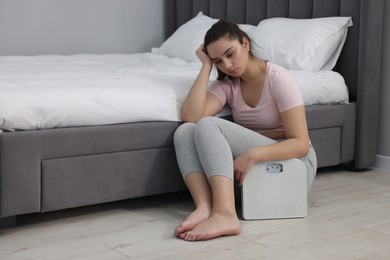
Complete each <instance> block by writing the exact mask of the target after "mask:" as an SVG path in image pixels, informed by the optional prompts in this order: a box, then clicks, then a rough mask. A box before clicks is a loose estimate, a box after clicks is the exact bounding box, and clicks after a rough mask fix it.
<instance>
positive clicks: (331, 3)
mask: <svg viewBox="0 0 390 260" xmlns="http://www.w3.org/2000/svg"><path fill="white" fill-rule="evenodd" d="M383 5H384V0H166V24H165V25H166V35H167V36H169V35H171V34H172V33H173V32H174V30H175V29H176V28H178V27H179V26H180V25H182V24H183V23H185V22H186V21H188V20H190V19H191V18H192V17H194V16H195V15H196V14H197V13H198V12H199V11H203V13H204V14H206V15H209V16H211V17H213V18H224V19H227V20H229V21H231V22H235V23H248V24H253V25H257V24H258V23H259V21H261V20H263V19H266V18H271V17H289V18H316V17H326V16H352V20H353V23H354V25H353V26H352V27H350V28H349V31H348V37H347V40H346V43H345V45H344V48H343V51H342V53H341V56H340V58H339V60H338V63H337V65H336V67H335V70H336V71H338V72H340V73H341V75H343V76H344V78H345V81H346V83H347V85H348V88H349V94H350V101H351V102H356V104H357V111H356V114H357V117H356V128H357V129H356V142H355V146H356V154H355V159H356V158H357V160H358V161H359V163H358V165H356V164H355V165H356V167H358V168H361V167H360V166H362V167H364V165H372V161H373V160H374V159H375V158H374V156H375V152H376V135H377V133H376V131H377V121H378V116H377V115H378V96H379V86H380V57H381V39H382V19H383ZM367 137H370V140H369V141H368V140H367ZM367 150H369V151H370V154H374V155H371V156H369V158H363V157H367V156H366V155H365V152H367ZM360 162H361V165H360V166H359V164H360Z"/></svg>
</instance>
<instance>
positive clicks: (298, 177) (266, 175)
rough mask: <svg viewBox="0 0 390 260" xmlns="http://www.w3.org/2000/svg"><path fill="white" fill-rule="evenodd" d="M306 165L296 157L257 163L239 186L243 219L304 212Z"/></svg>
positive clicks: (293, 215)
mask: <svg viewBox="0 0 390 260" xmlns="http://www.w3.org/2000/svg"><path fill="white" fill-rule="evenodd" d="M306 182H307V178H306V167H305V164H304V163H303V162H302V161H301V160H299V159H290V160H285V161H275V162H269V163H257V164H255V165H254V166H253V167H252V169H251V170H250V171H249V173H248V175H247V176H246V177H245V179H244V183H243V185H242V188H241V192H242V194H241V204H242V217H243V218H244V219H245V220H255V219H277V218H300V217H305V216H306V215H307V186H306Z"/></svg>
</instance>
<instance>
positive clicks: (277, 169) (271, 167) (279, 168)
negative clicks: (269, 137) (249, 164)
mask: <svg viewBox="0 0 390 260" xmlns="http://www.w3.org/2000/svg"><path fill="white" fill-rule="evenodd" d="M265 172H266V173H268V174H277V173H281V172H283V164H281V163H268V164H266V165H265Z"/></svg>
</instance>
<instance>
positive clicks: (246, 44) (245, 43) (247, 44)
mask: <svg viewBox="0 0 390 260" xmlns="http://www.w3.org/2000/svg"><path fill="white" fill-rule="evenodd" d="M242 46H243V47H244V48H245V49H246V50H248V51H249V49H250V42H249V39H248V38H246V37H243V38H242Z"/></svg>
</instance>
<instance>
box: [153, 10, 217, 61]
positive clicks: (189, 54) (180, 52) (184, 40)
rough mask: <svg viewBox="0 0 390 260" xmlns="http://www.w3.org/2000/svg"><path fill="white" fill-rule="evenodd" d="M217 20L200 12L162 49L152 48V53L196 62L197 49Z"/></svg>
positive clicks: (172, 36)
mask: <svg viewBox="0 0 390 260" xmlns="http://www.w3.org/2000/svg"><path fill="white" fill-rule="evenodd" d="M217 21H218V20H217V19H212V18H211V17H209V16H206V15H203V13H202V12H199V13H198V14H197V15H196V16H195V17H194V18H192V19H191V20H189V21H188V22H186V23H185V24H183V25H182V26H180V27H179V28H178V29H177V30H176V31H175V32H174V33H173V34H172V35H171V37H169V38H168V39H167V40H166V41H165V42H163V44H162V45H161V46H160V48H152V53H155V54H161V55H165V56H168V57H171V58H181V59H184V60H188V61H196V60H198V58H197V57H196V55H195V51H196V49H198V47H199V46H200V45H201V44H202V43H203V41H204V36H205V34H206V32H207V30H208V29H210V27H211V26H212V25H213V24H214V23H216V22H217Z"/></svg>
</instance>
